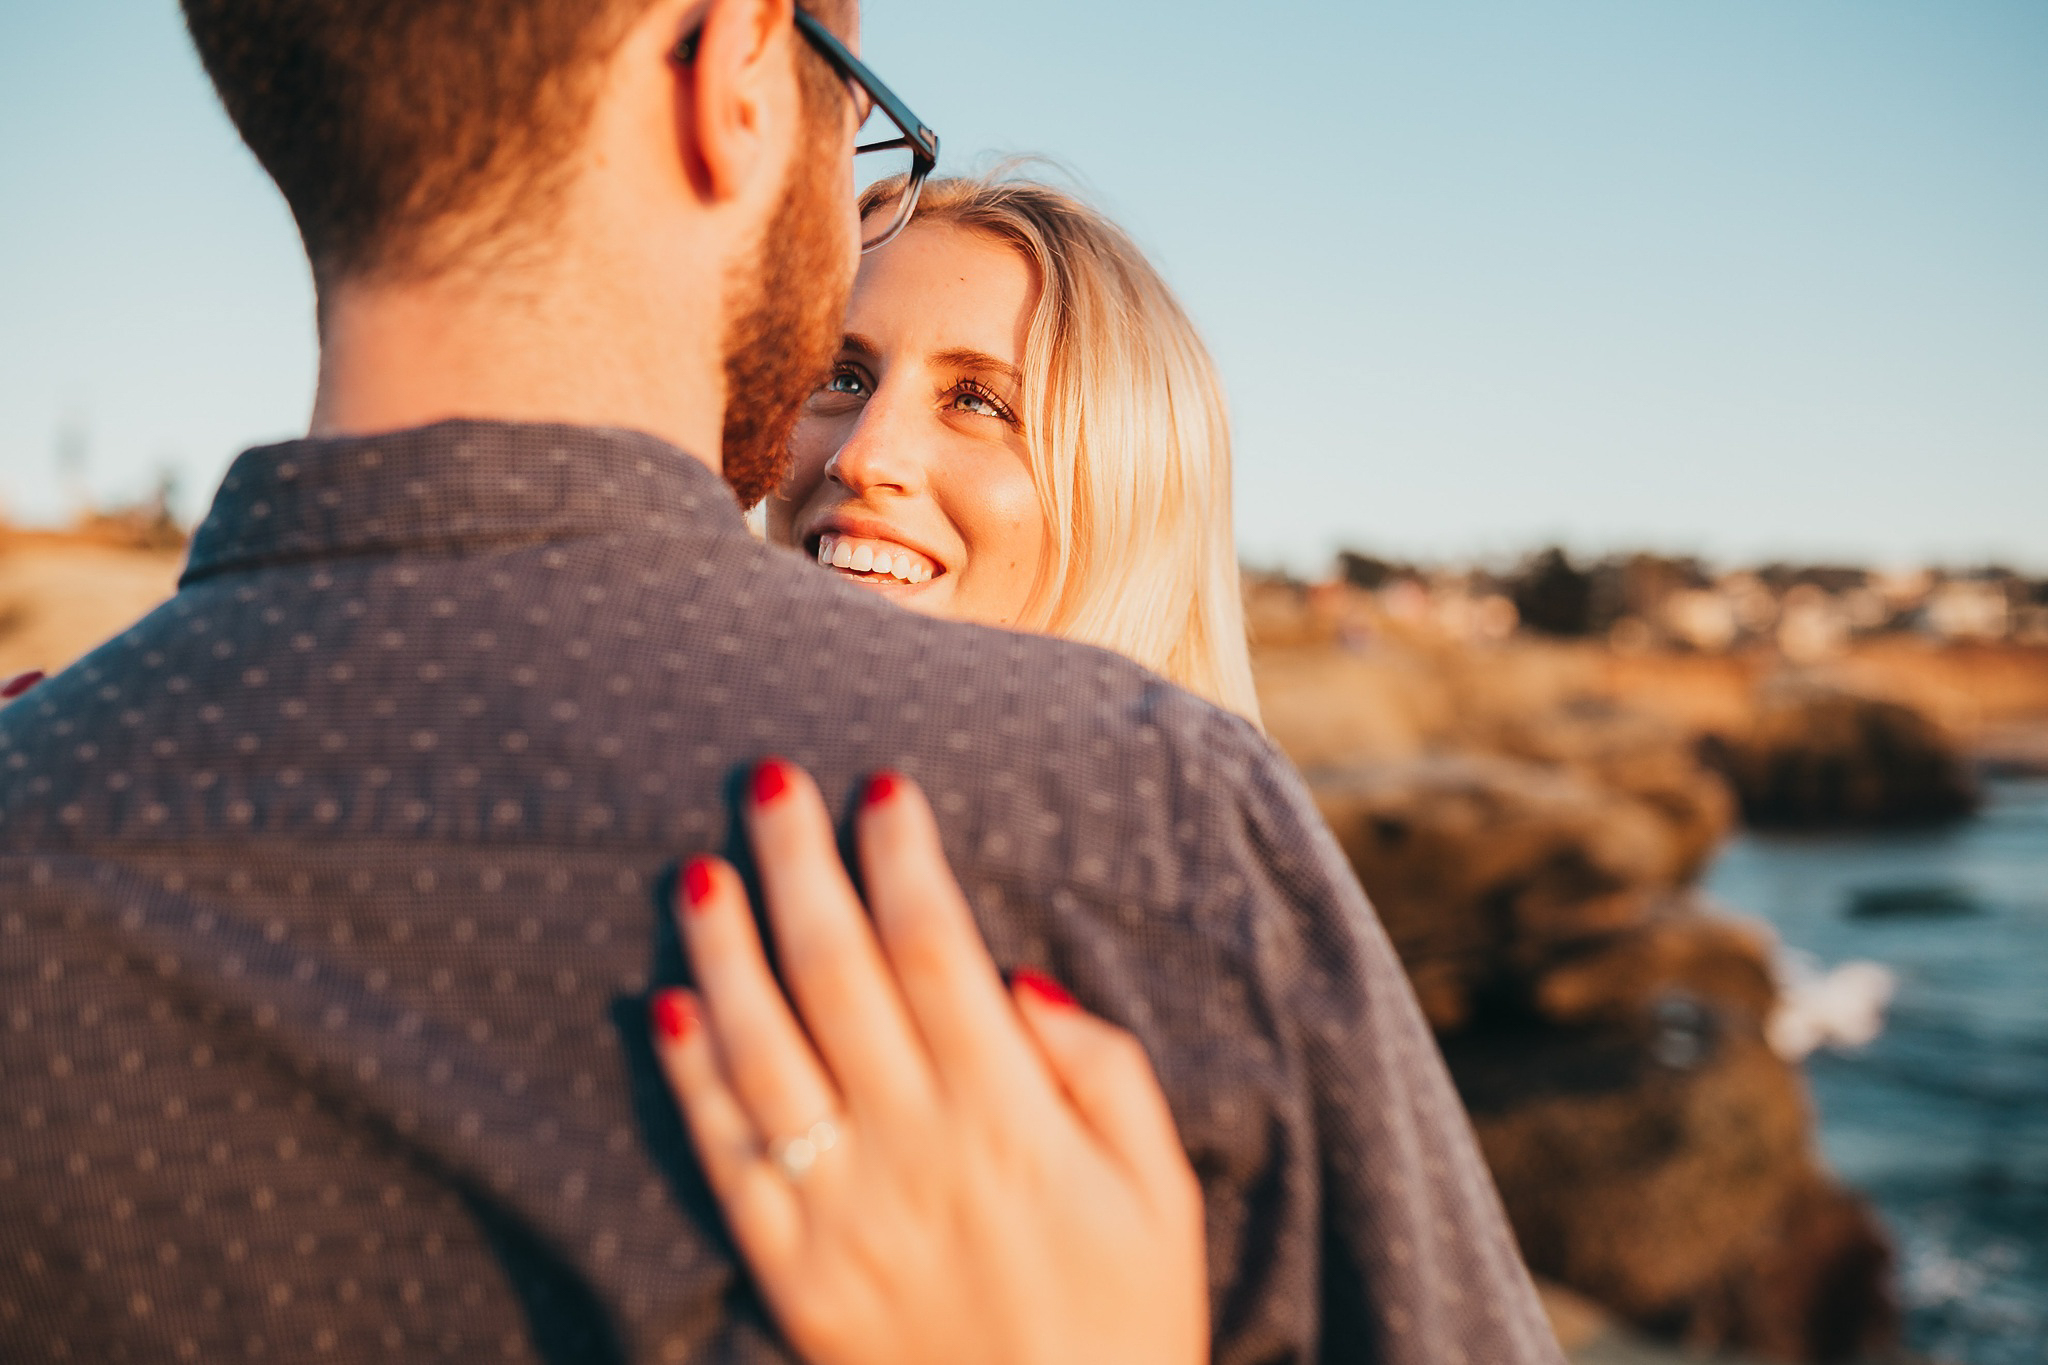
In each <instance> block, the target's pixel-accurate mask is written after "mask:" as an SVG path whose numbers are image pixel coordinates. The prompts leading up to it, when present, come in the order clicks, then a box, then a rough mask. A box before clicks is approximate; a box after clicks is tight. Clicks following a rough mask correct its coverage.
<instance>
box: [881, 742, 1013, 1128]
mask: <svg viewBox="0 0 2048 1365" xmlns="http://www.w3.org/2000/svg"><path fill="white" fill-rule="evenodd" d="M856 842H857V843H858V844H859V848H860V861H861V870H862V875H863V877H864V879H865V882H866V885H867V891H868V903H869V905H870V907H871V908H872V910H873V912H874V916H875V925H876V927H877V928H878V929H879V930H880V931H881V935H882V944H883V947H884V949H885V950H886V951H887V953H888V954H889V963H890V965H891V966H892V967H893V968H894V969H895V973H896V981H897V983H898V985H899V986H900V987H901V988H902V991H903V996H904V999H905V1000H907V1001H908V1002H909V1004H910V1012H911V1015H912V1017H913V1018H915V1019H916V1021H917V1026H918V1029H919V1031H920V1032H921V1033H922V1034H923V1036H924V1041H925V1045H926V1046H927V1047H929V1048H930V1049H931V1053H932V1058H933V1060H934V1062H935V1063H936V1064H937V1067H938V1071H939V1075H940V1077H941V1078H942V1080H943V1081H944V1083H945V1084H946V1085H947V1086H948V1087H949V1088H951V1089H954V1090H956V1091H960V1092H969V1093H978V1094H981V1095H983V1096H987V1097H991V1098H993V1099H995V1100H996V1102H998V1103H1000V1104H1001V1105H1002V1106H1003V1107H1004V1108H1005V1109H1008V1108H1009V1107H1010V1106H1011V1104H1013V1103H1015V1104H1023V1105H1033V1104H1040V1103H1043V1102H1044V1101H1045V1099H1047V1098H1048V1097H1050V1095H1051V1086H1052V1081H1051V1078H1050V1077H1049V1076H1048V1075H1047V1074H1046V1072H1045V1068H1044V1066H1043V1064H1042V1063H1041V1062H1040V1060H1039V1058H1038V1056H1037V1053H1036V1050H1035V1049H1034V1048H1033V1047H1032V1046H1031V1043H1030V1041H1029V1040H1028V1039H1027V1038H1026V1037H1025V1036H1024V1033H1023V1030H1022V1029H1021V1028H1020V1027H1019V1026H1018V1023H1017V1015H1016V1011H1015V1010H1014V1009H1012V1008H1011V1005H1010V1001H1009V999H1008V997H1007V995H1006V993H1005V991H1004V989H1003V980H1002V976H1001V974H1000V973H999V972H998V971H997V970H996V965H995V962H994V961H993V960H992V959H991V958H990V957H989V954H988V947H987V945H986V944H984V943H983V942H982V937H981V929H980V927H979V926H978V925H976V924H975V922H974V915H973V913H972V912H971V911H970V910H969V909H968V907H967V898H966V897H965V896H964V895H962V894H961V891H960V884H959V882H958V881H957V880H956V879H955V878H954V876H953V869H952V867H951V866H950V865H949V864H948V863H947V862H946V850H945V847H944V845H943V844H941V843H940V841H939V827H938V824H937V822H936V821H935V820H934V819H933V818H932V812H931V807H930V806H929V805H928V804H927V803H926V802H925V799H924V794H923V793H922V792H920V791H919V790H918V789H917V786H916V784H915V783H913V782H911V781H910V780H909V779H908V778H905V777H901V776H899V775H897V774H894V773H881V774H877V775H876V777H875V778H874V779H873V780H872V781H871V782H870V783H869V784H868V789H867V792H866V793H865V795H864V797H863V799H862V803H861V813H860V817H859V820H858V826H857V833H856Z"/></svg>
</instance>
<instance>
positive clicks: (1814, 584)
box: [1248, 546, 2048, 663]
mask: <svg viewBox="0 0 2048 1365" xmlns="http://www.w3.org/2000/svg"><path fill="white" fill-rule="evenodd" d="M1334 568H1335V572H1334V573H1333V574H1332V575H1331V577H1330V578H1329V579H1328V580H1327V581H1325V582H1322V583H1318V584H1315V585H1312V586H1311V585H1306V584H1295V585H1293V586H1292V587H1291V588H1290V589H1289V591H1291V592H1293V593H1294V594H1295V595H1296V597H1297V598H1298V599H1299V601H1298V603H1297V606H1296V608H1295V610H1298V611H1300V612H1305V613H1307V614H1308V615H1309V616H1312V617H1313V618H1314V619H1315V620H1316V621H1317V622H1318V623H1319V625H1318V627H1317V630H1318V633H1319V634H1320V635H1321V636H1322V638H1326V639H1334V640H1336V641H1337V642H1339V643H1341V644H1344V645H1346V646H1347V647H1353V648H1361V649H1362V648H1369V647H1370V646H1371V644H1372V642H1373V640H1374V636H1375V632H1376V631H1378V630H1380V629H1383V628H1389V627H1392V628H1397V629H1402V630H1409V631H1417V630H1419V631H1422V632H1424V633H1425V634H1429V635H1432V636H1435V637H1438V638H1442V639H1445V640H1450V641H1456V642H1461V643H1469V644H1484V643H1486V642H1488V641H1495V640H1502V639H1506V638H1507V637H1509V636H1511V635H1513V634H1515V633H1516V632H1517V631H1523V632H1527V633H1529V634H1532V635H1538V636H1549V637H1552V638H1556V639H1564V640H1575V639H1576V640H1599V641H1603V642H1605V643H1606V644H1608V645H1610V646H1611V647H1613V648H1615V649H1617V650H1620V651H1622V652H1625V653H1627V652H1641V651H1645V650H1676V651H1680V652H1689V653H1699V654H1722V653H1727V652H1730V651H1735V650H1764V651H1767V652H1770V653H1772V654H1775V655H1778V656H1780V657H1782V658H1784V659H1785V660H1786V661H1788V662H1791V663H1818V662H1821V661H1824V660H1827V659H1830V658H1833V657H1836V656H1838V655H1841V654H1843V653H1844V652H1846V651H1847V650H1848V649H1849V648H1850V647H1851V646H1852V645H1854V643H1855V642H1856V641H1858V640H1861V639H1867V638H1870V637H1873V636H1880V635H1886V634H1903V633H1911V634H1919V635H1923V636H1929V637H1932V638H1933V639H1935V640H1937V641H1940V642H1943V643H1995V642H2010V643H2014V644H2023V645H2048V580H2030V579H2027V578H2025V577H2024V576H2022V575H2020V574H2017V573H2014V572H2012V571H2011V570H2008V569H2003V568H1986V569H1977V570H1972V571H1968V572H1952V571H1942V570H1933V569H1924V568H1922V569H1911V570H1903V571H1897V570H1894V571H1875V570H1870V569H1865V568H1860V567H1857V566H1854V565H1827V564H1822V565H1797V564H1786V563H1775V564H1767V565H1763V566H1761V567H1758V568H1754V569H1732V570H1727V571H1724V572H1719V573H1713V572H1710V571H1709V570H1708V569H1707V567H1706V566H1705V565H1703V564H1702V563H1701V562H1700V561H1699V560H1698V559H1695V558H1689V557H1670V556H1661V555H1653V554H1644V553H1636V554H1628V555H1613V556H1609V557H1607V558H1603V559H1597V560H1588V561H1577V560H1574V559H1573V557H1572V556H1571V555H1570V554H1569V553H1568V552H1567V551H1566V550H1564V549H1563V548H1562V547H1559V546H1552V547H1550V548H1548V549H1545V550H1542V551H1540V552H1538V553H1536V554H1533V555H1530V556H1529V557H1527V558H1526V559H1524V560H1522V561H1521V562H1520V563H1518V564H1516V565H1514V566H1512V567H1511V568H1508V569H1506V570H1500V569H1490V568H1486V567H1481V566H1465V567H1454V566H1444V565H1434V566H1431V565H1418V564H1412V563H1405V562H1402V561H1398V560H1390V559H1382V558H1380V557H1378V556H1376V555H1372V554H1368V553H1365V552H1363V551H1359V550H1345V551H1342V552H1341V553H1339V554H1338V556H1337V558H1336V562H1335V565H1334ZM1259 582H1260V583H1261V584H1263V586H1262V587H1248V591H1263V592H1265V593H1266V594H1267V598H1266V600H1267V605H1268V606H1269V607H1270V606H1271V605H1272V603H1273V602H1276V601H1278V598H1275V597H1273V596H1272V594H1273V593H1274V592H1276V591H1278V590H1279V584H1280V580H1277V579H1274V578H1272V576H1270V575H1269V576H1265V577H1264V578H1261V579H1260V580H1259Z"/></svg>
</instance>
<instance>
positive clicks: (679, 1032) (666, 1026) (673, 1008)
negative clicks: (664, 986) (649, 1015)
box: [654, 991, 697, 1043]
mask: <svg viewBox="0 0 2048 1365" xmlns="http://www.w3.org/2000/svg"><path fill="white" fill-rule="evenodd" d="M654 1026H655V1027H656V1028H658V1029H660V1030H661V1036H662V1037H664V1038H666V1039H668V1040H669V1041H670V1042H671V1043H680V1042H682V1041H683V1039H685V1038H687V1037H689V1036H690V1030H691V1029H693V1028H695V1027H696V1026H697V1006H696V1005H695V1004H694V1003H693V1002H692V1001H691V999H690V997H689V996H687V995H685V994H684V993H683V992H681V991H663V992H661V993H660V994H659V995H657V996H655V997H654Z"/></svg>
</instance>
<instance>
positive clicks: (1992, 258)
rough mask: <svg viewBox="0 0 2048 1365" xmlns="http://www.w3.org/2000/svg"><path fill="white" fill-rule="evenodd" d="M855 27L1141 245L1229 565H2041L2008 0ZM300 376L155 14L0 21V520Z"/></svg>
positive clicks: (153, 454)
mask: <svg viewBox="0 0 2048 1365" xmlns="http://www.w3.org/2000/svg"><path fill="white" fill-rule="evenodd" d="M866 49H867V54H868V56H869V57H870V59H871V61H872V62H873V64H874V65H875V66H876V68H877V69H878V70H879V71H880V72H881V73H882V74H883V76H884V77H885V78H886V79H888V80H889V81H890V82H891V83H892V84H893V85H894V86H895V87H896V88H897V89H898V90H899V91H900V92H901V93H902V94H903V95H904V96H905V97H906V98H907V99H908V100H909V101H910V103H911V105H912V106H913V107H914V108H916V109H917V110H918V111H919V113H921V114H922V115H924V116H925V117H926V118H927V119H928V120H930V121H931V122H932V123H933V125H934V126H936V127H937V128H938V129H939V130H940V132H941V134H942V135H943V137H944V139H945V148H946V153H947V164H948V165H950V166H951V167H953V168H955V169H959V168H964V167H972V166H975V165H977V164H980V163H983V162H985V161H986V160H987V159H988V157H989V156H990V155H991V154H993V153H997V152H1017V151H1036V152H1044V153H1048V154H1050V155H1052V156H1053V157H1055V158H1057V159H1058V160H1059V161H1060V162H1061V163H1062V164H1064V165H1065V166H1066V167H1068V168H1069V169H1070V170H1071V172H1072V173H1073V174H1074V176H1075V177H1076V178H1077V179H1078V180H1079V181H1080V183H1082V184H1083V185H1084V186H1086V187H1087V188H1088V189H1089V190H1090V191H1091V192H1092V193H1093V194H1094V195H1095V196H1096V198H1097V199H1098V200H1099V201H1100V202H1101V203H1103V204H1104V205H1105V206H1106V207H1107V208H1109V209H1110V210H1111V211H1112V212H1113V213H1114V214H1115V215H1117V216H1118V217H1119V218H1120V219H1121V220H1122V221H1123V222H1124V223H1125V224H1126V225H1128V226H1129V227H1130V228H1131V229H1132V230H1133V231H1134V232H1135V233H1136V235H1137V236H1138V238H1139V240H1140V241H1141V242H1143V243H1144V244H1145V245H1146V246H1147V247H1148V248H1149V249H1150V250H1152V251H1153V252H1154V253H1155V254H1156V256H1157V259H1158V260H1159V262H1160V263H1161V265H1162V267H1163V268H1164V270H1165V271H1166V273H1167V275H1168V277H1169V278H1170V279H1171V280H1172V281H1173V282H1174V283H1175V285H1176V286H1177V287H1178V288H1179V289H1180V291H1181V292H1182V294H1183V296H1184V297H1185V298H1186V299H1187V301H1188V303H1189V305H1190V307H1191V308H1192V310H1193V311H1194V313H1195V315H1196V317H1197V319H1198V321H1199V322H1200V323H1201V324H1202V326H1203V327H1204V329H1205V331H1206V332H1207V334H1208V336H1209V338H1210V341H1211V344H1212V345H1213V347H1214V349H1215V351H1216V354H1217V356H1218V358H1219V360H1220V361H1221V363H1222V367H1223V370H1224V375H1225V379H1226V381H1227V383H1228V385H1229V388H1230V393H1231V399H1232V403H1233V405H1234V409H1235V413H1236V418H1237V429H1238V438H1239V446H1238V450H1239V465H1238V507H1239V525H1240V531H1241V541H1242V545H1243V549H1244V551H1245V553H1246V555H1247V557H1248V558H1250V559H1252V560H1254V561H1263V562H1273V561H1280V560H1285V561H1287V562H1290V563H1292V564H1295V565H1296V566H1300V567H1313V566H1315V565H1317V564H1319V563H1321V562H1322V561H1323V559H1324V558H1325V556H1326V555H1327V554H1328V553H1329V551H1330V550H1331V549H1332V548H1334V547H1335V546H1337V545H1339V544H1345V543H1350V544H1357V545H1361V546H1367V547H1372V548H1377V549H1379V550H1381V551H1383V552H1396V553H1408V554H1421V555H1428V556H1452V555H1461V554H1467V553H1475V552H1476V553H1491V554H1501V553H1508V552H1512V551H1516V550H1519V549H1522V548H1525V547H1529V546H1533V545H1535V544H1538V543H1540V542H1543V541H1547V540H1550V539H1562V540H1564V541H1565V542H1567V543H1569V544H1572V545H1574V546H1576V547H1579V548H1582V549H1588V550H1601V549H1607V548H1612V547H1618V546H1627V545H1638V544H1641V545H1649V546H1658V547H1663V548H1667V549H1673V550H1684V551H1693V552H1704V553H1707V554H1709V555H1713V556H1716V557H1720V558H1724V559H1725V558H1737V557H1749V556H1759V555H1773V556H1776V555H1782V556H1796V557H1828V556H1849V555H1854V556H1860V557H1865V558H1871V559H1877V560H1883V561H1902V560H1909V559H1913V558H1918V557H1923V556H1932V557H1938V558H1943V559H1948V560H1953V561H1980V560H1984V559H1986V558H1990V557H2002V558H2005V559H2007V560H2012V561H2017V562H2019V563H2022V564H2026V565H2030V566H2032V567H2034V568H2036V569H2048V4H2044V3H2041V0H1919V3H1910V4H1909V3H1897V2H1896V0H1692V3H1643V2H1642V0H1554V2H1550V3H1544V2H1541V0H1490V2H1488V3H1478V2H1476V0H1429V2H1428V3H1417V2H1416V0H1346V2H1345V3H1321V4H1309V3H1279V2H1276V0H1266V3H1263V4H1260V5H1256V6H1252V5H1242V4H1239V5H1231V6H1223V5H1217V4H1210V3H1201V2H1199V0H1178V2H1177V3H1167V2H1165V0H1034V3H1032V4H1030V5H1025V6H1018V5H1015V4H991V3H986V0H947V2H946V3H938V2H937V0H924V2H922V3H919V2H917V0H876V3H874V4H873V5H872V6H871V7H870V8H869V11H868V21H867V34H866ZM312 374H313V339H312V323H311V298H310V291H309V289H308V286H307V284H306V282H305V279H304V274H303V269H302V265H301V261H300V257H299V253H298V248H297V243H296V239H295V238H294V236H293V234H292V230H291V225H290V221H289V218H288V217H287V215H286V214H285V212H284V209H283V207H282V205H281V203H280V202H279V201H278V199H277V198H276V196H275V194H274V193H273V192H272V191H271V189H270V187H269V184H268V182H267V181H265V180H264V179H263V178H262V175H261V173H260V172H259V171H258V170H257V169H256V167H255V165H254V163H253V162H252V161H251V160H250V159H249V157H248V156H247V154H246V153H245V152H244V151H243V150H242V148H241V146H240V144H239V143H238V142H236V140H235V139H234V136H233V134H232V132H231V130H230V129H229V127H228V125H227V122H226V120H225V119H224V118H223V117H222V116H221V114H220V113H219V111H218V109H217V108H216V106H215V105H214V103H213V101H212V98H211V95H210V92H209V91H208V90H207V89H206V86H205V83H204V80H203V77H202V76H201V74H200V72H199V69H198V66H197V63H196V61H195V60H194V59H193V57H192V55H191V53H190V51H189V49H188V48H187V46H186V43H185V41H184V37H183V33H182V31H181V29H180V28H179V24H178V19H177V12H176V7H175V5H174V4H173V3H171V0H63V2H62V3H27V2H26V0H17V3H13V4H8V5H4V6H0V502H4V504H5V505H6V506H7V507H9V508H11V509H12V510H13V511H14V512H15V514H16V515H20V516H33V517H38V518H49V517H52V516H55V515H58V514H60V513H61V512H62V511H63V510H64V509H65V507H66V506H67V500H68V498H69V496H70V495H69V493H68V492H67V488H66V484H65V481H64V479H63V477H62V476H61V473H60V469H59V462H58V460H57V458H56V451H57V450H58V449H59V448H60V446H63V445H65V444H66V443H67V441H68V443H69V444H70V446H71V447H72V448H73V449H78V448H82V449H83V450H84V452H85V471H86V478H87V480H88V481H89V483H90V485H91V487H92V488H93V489H94V490H95V491H96V492H97V493H98V494H100V495H111V494H118V493H129V492H134V491H137V490H140V489H142V488H144V487H146V486H147V485H148V483H149V482H150V479H151V476H152V471H154V470H155V469H156V468H158V467H159V466H161V465H171V466H174V467H175V468H176V469H177V470H178V471H180V474H181V477H182V482H183V485H184V488H185V498H186V506H187V507H188V509H189V508H191V507H194V506H196V505H198V504H199V503H200V502H201V500H203V498H204V497H205V496H206V495H207V494H209V493H210V492H211V489H212V487H213V484H214V481H215V480H216V479H217V478H218V477H219V474H220V471H221V469H222V467H223V466H224V465H225V463H226V461H227V459H228V458H229V457H230V456H231V455H232V453H233V452H234V451H235V450H236V449H237V448H239V447H240V446H242V445H244V444H247V443H249V442H252V441H256V440H261V439H266V438H272V437H277V436H281V435H286V434H290V433H292V432H293V431H294V430H295V429H298V428H300V427H301V426H302V424H303V421H304V416H305V412H306V409H307V406H308V399H309V395H310V393H311V387H312ZM66 432H70V433H71V435H70V436H69V437H68V438H67V437H66V436H65V435H64V434H63V433H66Z"/></svg>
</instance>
